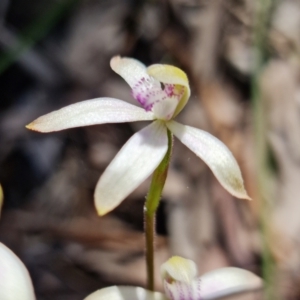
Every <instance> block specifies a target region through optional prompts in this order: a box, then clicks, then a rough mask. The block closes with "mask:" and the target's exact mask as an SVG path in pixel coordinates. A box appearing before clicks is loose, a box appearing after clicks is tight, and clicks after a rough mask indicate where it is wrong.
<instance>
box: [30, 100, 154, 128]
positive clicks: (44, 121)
mask: <svg viewBox="0 0 300 300" xmlns="http://www.w3.org/2000/svg"><path fill="white" fill-rule="evenodd" d="M152 119H153V114H152V113H151V112H145V111H144V109H142V108H140V107H137V106H134V105H132V104H129V103H127V102H125V101H122V100H119V99H114V98H97V99H91V100H86V101H82V102H78V103H75V104H71V105H69V106H66V107H64V108H61V109H59V110H56V111H53V112H51V113H49V114H46V115H44V116H41V117H39V118H38V119H36V120H35V121H33V122H32V123H30V124H29V125H27V126H26V127H27V128H28V129H31V130H35V131H40V132H51V131H58V130H63V129H67V128H74V127H81V126H88V125H96V124H104V123H122V122H135V121H148V120H152Z"/></svg>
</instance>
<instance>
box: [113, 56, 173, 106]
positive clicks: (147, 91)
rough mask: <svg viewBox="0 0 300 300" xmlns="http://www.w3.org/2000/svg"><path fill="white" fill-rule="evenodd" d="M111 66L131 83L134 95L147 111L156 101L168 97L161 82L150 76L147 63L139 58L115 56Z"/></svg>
mask: <svg viewBox="0 0 300 300" xmlns="http://www.w3.org/2000/svg"><path fill="white" fill-rule="evenodd" d="M110 66H111V68H112V69H113V70H114V71H115V72H116V73H117V74H119V75H120V76H121V77H123V79H124V80H125V81H126V82H127V83H128V84H129V85H130V87H131V88H132V96H133V97H134V99H136V100H137V101H138V102H139V103H140V104H141V105H142V106H143V107H144V108H145V110H146V111H150V110H151V109H152V107H153V105H154V103H157V102H160V101H162V100H163V99H165V98H166V97H167V95H166V94H165V92H164V91H163V90H162V88H161V86H160V82H159V81H158V80H156V79H154V78H153V77H151V76H149V74H148V73H147V69H146V67H145V65H143V64H142V63H141V62H139V61H138V60H136V59H133V58H128V57H120V56H115V57H113V58H112V59H111V61H110Z"/></svg>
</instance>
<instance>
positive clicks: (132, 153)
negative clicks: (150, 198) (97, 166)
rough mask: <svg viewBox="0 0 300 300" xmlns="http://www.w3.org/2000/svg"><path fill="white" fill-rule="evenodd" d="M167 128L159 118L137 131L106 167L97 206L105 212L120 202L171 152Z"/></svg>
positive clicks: (97, 193)
mask: <svg viewBox="0 0 300 300" xmlns="http://www.w3.org/2000/svg"><path fill="white" fill-rule="evenodd" d="M167 148H168V139H167V129H166V127H165V125H164V123H163V122H161V121H155V122H153V123H152V124H150V125H149V126H147V127H146V128H144V129H142V130H141V131H139V132H137V133H136V134H134V135H133V136H132V137H131V138H130V139H129V140H128V141H127V143H126V144H125V145H124V146H123V148H122V149H121V150H120V151H119V153H118V154H117V155H116V157H115V158H114V159H113V161H112V162H111V163H110V165H109V166H108V167H107V168H106V170H105V171H104V173H103V174H102V176H101V177H100V180H99V181H98V183H97V186H96V190H95V205H96V209H97V211H98V214H99V215H104V214H106V213H108V212H109V211H111V210H112V209H114V208H115V207H116V206H117V205H119V204H120V203H121V202H122V201H123V200H124V199H125V198H126V197H127V196H128V195H129V194H130V193H131V192H132V191H133V190H134V189H135V188H136V187H138V186H139V185H140V184H141V183H142V182H143V181H144V180H145V179H146V178H147V177H148V176H149V175H150V174H151V173H152V172H153V171H154V170H155V168H156V167H157V166H158V165H159V163H160V162H161V161H162V159H163V157H164V155H165V154H166V152H167Z"/></svg>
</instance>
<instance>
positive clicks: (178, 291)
mask: <svg viewBox="0 0 300 300" xmlns="http://www.w3.org/2000/svg"><path fill="white" fill-rule="evenodd" d="M161 273H162V277H163V280H164V288H165V294H164V295H163V294H161V293H157V292H155V293H153V292H150V291H147V290H145V289H143V288H140V287H125V286H113V287H108V288H104V289H101V290H98V291H96V292H94V293H93V294H91V295H89V296H88V297H87V298H85V299H84V300H106V299H109V300H165V299H169V300H213V299H219V298H223V297H226V296H229V295H233V294H237V293H242V292H247V291H253V290H258V289H261V288H262V286H263V285H262V280H261V278H259V277H258V276H256V275H255V274H253V273H251V272H249V271H247V270H243V269H238V268H221V269H217V270H215V271H211V272H208V273H206V274H204V275H202V276H201V277H197V266H196V264H195V263H194V262H193V261H192V260H189V259H185V258H182V257H179V256H174V257H172V258H170V259H169V260H168V261H167V262H165V263H164V264H163V265H162V266H161Z"/></svg>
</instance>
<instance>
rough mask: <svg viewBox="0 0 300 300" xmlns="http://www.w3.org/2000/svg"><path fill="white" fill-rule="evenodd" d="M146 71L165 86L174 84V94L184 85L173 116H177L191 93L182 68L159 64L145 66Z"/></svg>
mask: <svg viewBox="0 0 300 300" xmlns="http://www.w3.org/2000/svg"><path fill="white" fill-rule="evenodd" d="M147 72H148V74H149V75H150V76H152V77H153V78H155V79H157V80H158V81H159V82H162V83H164V84H166V85H167V88H168V85H175V91H173V93H175V94H176V93H179V92H180V93H181V89H182V87H184V91H183V93H182V96H181V98H180V101H179V103H178V105H177V108H176V110H175V113H174V115H173V117H175V116H177V115H178V114H179V112H180V111H181V110H182V109H183V108H184V106H185V105H186V103H187V101H188V99H189V97H190V94H191V91H190V86H189V81H188V78H187V76H186V74H185V73H184V72H183V71H182V70H180V69H179V68H176V67H174V66H170V65H160V64H155V65H151V66H149V67H148V68H147Z"/></svg>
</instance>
